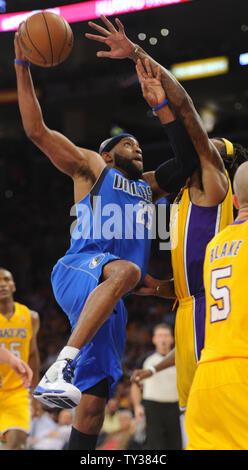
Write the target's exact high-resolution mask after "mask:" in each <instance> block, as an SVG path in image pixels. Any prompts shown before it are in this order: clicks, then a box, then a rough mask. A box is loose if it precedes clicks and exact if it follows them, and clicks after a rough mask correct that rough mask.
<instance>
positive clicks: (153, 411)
mask: <svg viewBox="0 0 248 470" xmlns="http://www.w3.org/2000/svg"><path fill="white" fill-rule="evenodd" d="M152 342H153V344H154V346H155V351H154V352H153V353H149V355H146V356H145V357H143V358H141V359H140V360H139V361H138V363H137V369H150V370H151V371H152V372H155V370H154V367H155V366H156V365H157V364H158V363H159V362H161V360H162V359H163V358H164V356H166V355H167V354H168V353H169V352H170V350H171V349H172V347H173V345H174V337H173V333H172V329H171V327H170V326H169V325H167V324H165V323H161V324H158V325H157V326H156V327H155V328H154V330H153V337H152ZM142 385H143V390H141V388H140V387H139V385H137V384H136V383H132V384H131V400H132V404H133V408H134V414H135V417H136V418H137V419H138V420H143V419H145V420H146V444H145V446H146V448H147V449H150V450H154V449H155V450H182V434H181V427H180V411H179V404H178V393H177V383H176V368H175V366H172V367H169V368H167V369H164V370H162V371H160V372H159V373H157V374H154V375H152V376H151V377H149V378H148V379H146V380H145V381H144V383H143V384H142Z"/></svg>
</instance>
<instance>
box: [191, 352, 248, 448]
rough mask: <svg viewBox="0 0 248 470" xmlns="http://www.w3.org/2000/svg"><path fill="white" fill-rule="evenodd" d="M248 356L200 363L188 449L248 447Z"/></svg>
mask: <svg viewBox="0 0 248 470" xmlns="http://www.w3.org/2000/svg"><path fill="white" fill-rule="evenodd" d="M247 423H248V359H245V358H230V359H224V360H221V361H215V362H208V363H207V362H206V363H200V364H199V366H198V369H197V371H196V374H195V378H194V381H193V384H192V387H191V391H190V395H189V399H188V406H187V411H186V415H185V426H186V433H187V436H188V445H187V450H248V432H247Z"/></svg>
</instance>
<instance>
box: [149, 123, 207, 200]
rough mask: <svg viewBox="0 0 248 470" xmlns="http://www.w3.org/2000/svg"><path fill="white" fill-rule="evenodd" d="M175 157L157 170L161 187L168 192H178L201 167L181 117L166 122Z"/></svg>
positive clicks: (157, 178)
mask: <svg viewBox="0 0 248 470" xmlns="http://www.w3.org/2000/svg"><path fill="white" fill-rule="evenodd" d="M163 128H164V130H165V132H166V134H167V136H168V138H169V141H170V145H171V147H172V150H173V153H174V158H171V159H170V160H167V161H166V162H164V163H162V164H161V165H160V166H159V167H158V168H157V169H156V171H155V178H156V180H157V183H158V185H159V186H160V188H161V189H163V190H164V191H166V192H168V193H173V192H178V191H179V190H180V189H181V188H182V186H184V184H185V182H186V180H187V178H189V177H190V176H191V175H192V174H193V172H194V171H195V170H196V168H197V167H199V164H200V161H199V157H198V155H197V153H196V150H195V148H194V145H193V143H192V141H191V139H190V137H189V135H188V133H187V131H186V129H185V127H184V126H183V125H182V123H181V122H180V120H179V119H176V120H175V121H172V122H170V123H168V124H164V125H163Z"/></svg>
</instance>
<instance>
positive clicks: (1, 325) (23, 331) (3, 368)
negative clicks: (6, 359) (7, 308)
mask: <svg viewBox="0 0 248 470" xmlns="http://www.w3.org/2000/svg"><path fill="white" fill-rule="evenodd" d="M32 333H33V332H32V320H31V314H30V311H29V309H28V307H26V306H25V305H22V304H20V303H18V302H15V311H14V314H13V315H12V317H11V318H10V319H9V320H7V319H6V318H5V317H4V316H3V315H2V314H1V313H0V347H5V348H7V349H8V350H9V351H10V352H12V353H13V354H16V355H17V356H18V357H19V358H21V359H22V360H23V361H25V362H28V358H29V345H30V340H31V337H32ZM20 385H22V379H21V378H20V377H19V375H18V374H16V373H15V372H14V371H13V370H12V368H11V367H10V366H9V365H7V364H0V391H1V390H12V389H15V388H17V387H19V386H20Z"/></svg>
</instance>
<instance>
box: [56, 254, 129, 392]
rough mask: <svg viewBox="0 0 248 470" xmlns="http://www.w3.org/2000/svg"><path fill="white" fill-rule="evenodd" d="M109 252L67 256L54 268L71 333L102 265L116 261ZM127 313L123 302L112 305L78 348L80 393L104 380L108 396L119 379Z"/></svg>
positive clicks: (59, 297) (75, 377) (76, 383)
mask: <svg viewBox="0 0 248 470" xmlns="http://www.w3.org/2000/svg"><path fill="white" fill-rule="evenodd" d="M117 259H119V258H117V257H116V256H114V255H111V254H110V253H98V254H96V253H86V254H82V255H81V254H80V255H66V256H64V257H63V258H62V259H61V260H59V261H58V263H57V264H56V265H55V267H54V269H53V272H52V286H53V291H54V295H55V298H56V300H57V302H58V304H59V305H60V307H61V308H62V310H63V311H64V312H65V313H66V314H67V316H68V318H69V320H70V323H71V326H72V330H73V328H74V327H75V325H76V322H77V320H78V318H79V315H80V313H81V311H82V309H83V306H84V304H85V302H86V300H87V298H88V296H89V295H90V293H91V292H92V291H93V290H94V289H95V288H96V287H97V286H98V284H99V280H100V278H101V275H102V269H103V266H104V265H105V264H107V263H109V262H110V261H114V260H117ZM126 324H127V311H126V308H125V305H124V302H123V300H120V301H119V302H118V304H117V305H116V306H115V308H114V311H113V312H112V314H111V315H110V317H109V318H108V319H107V320H106V322H105V323H104V324H103V325H102V326H101V327H100V328H99V330H98V331H97V333H96V334H95V336H94V337H93V338H92V340H91V341H90V342H89V343H88V344H87V345H86V346H84V347H83V348H82V349H81V357H80V359H79V361H78V362H77V367H76V371H75V376H74V381H73V383H74V385H75V386H76V387H78V388H79V390H80V391H81V392H83V391H85V390H87V389H88V388H90V387H92V386H94V385H95V384H97V383H98V382H100V381H101V380H103V379H105V378H107V379H108V384H109V397H108V398H110V397H111V396H112V395H113V392H114V389H115V386H116V384H117V382H118V381H119V379H120V378H121V376H122V374H123V371H122V364H121V359H122V356H123V353H124V349H125V344H126Z"/></svg>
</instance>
